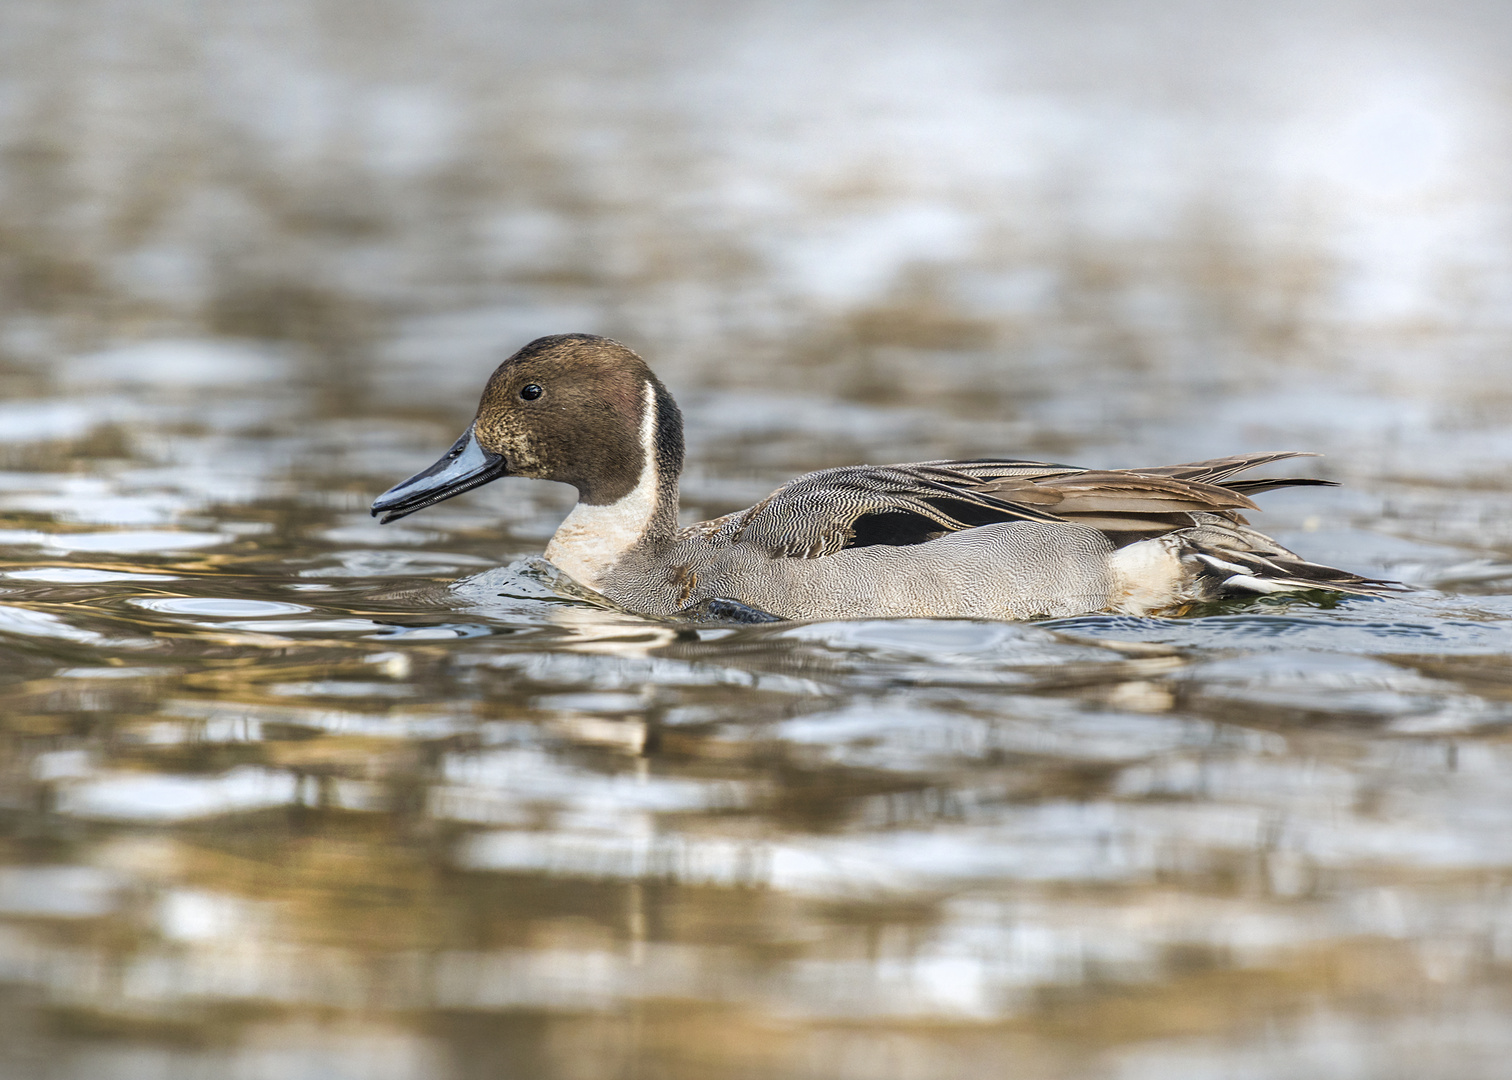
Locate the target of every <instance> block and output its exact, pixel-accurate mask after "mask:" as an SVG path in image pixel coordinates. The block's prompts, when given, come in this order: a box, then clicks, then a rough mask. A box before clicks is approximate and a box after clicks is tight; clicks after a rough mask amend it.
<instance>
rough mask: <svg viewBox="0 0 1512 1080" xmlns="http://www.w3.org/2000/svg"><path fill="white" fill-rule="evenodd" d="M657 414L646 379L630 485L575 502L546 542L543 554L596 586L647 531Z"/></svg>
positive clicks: (652, 511) (654, 481)
mask: <svg viewBox="0 0 1512 1080" xmlns="http://www.w3.org/2000/svg"><path fill="white" fill-rule="evenodd" d="M656 420H657V417H656V388H655V387H654V386H652V385H651V384H650V383H649V382H648V383H646V400H645V407H644V408H643V409H642V410H641V429H640V444H641V453H642V460H643V461H644V462H645V464H644V465H643V466H642V467H641V475H640V481H639V482H638V483H637V484H636V485H635V489H634V490H633V491H631V492H630V493H629V494H628V495H626V496H625V497H624V498H622V499H620V500H619V501H618V502H612V503H608V504H606V505H604V506H590V505H588V504H587V503H581V502H580V503H578V504H577V505H576V506H574V507H573V508H572V513H570V514H568V515H567V517H566V519H565V520H563V522H562V524H561V525H559V526H558V527H557V531H556V534H555V535H554V536H552V538H551V543H549V544H547V545H546V558H547V559H548V560H549V561H550V562H551V563H553V564H554V565H556V566H558V567H560V568H561V569H563V570H565V571H566V572H567V573H568V574H569V575H570V576H571V577H572V578H573V580H575V581H578V582H580V583H582V584H584V585H587V586H588V587H589V588H590V589H597V588H600V587H601V584H602V582H603V579H604V575H605V574H607V573H608V572H609V570H610V569H612V568H613V566H614V564H615V563H617V562H618V561H619V560H620V558H621V556H623V555H624V554H625V552H627V551H629V550H630V549H631V548H632V547H634V546H635V544H636V543H637V542H638V541H639V540H640V538H641V537H642V536H644V535H645V534H646V530H647V529H648V528H649V527H650V525H651V519H652V518H653V517H654V516H655V514H656V495H657V481H658V479H659V478H658V476H657V470H656Z"/></svg>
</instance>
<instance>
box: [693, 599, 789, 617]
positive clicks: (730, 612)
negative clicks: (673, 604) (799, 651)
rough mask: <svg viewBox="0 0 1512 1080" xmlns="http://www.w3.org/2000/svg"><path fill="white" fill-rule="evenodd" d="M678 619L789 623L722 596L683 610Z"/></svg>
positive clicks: (701, 601) (766, 612) (768, 612)
mask: <svg viewBox="0 0 1512 1080" xmlns="http://www.w3.org/2000/svg"><path fill="white" fill-rule="evenodd" d="M677 616H678V618H680V619H687V620H688V621H689V622H704V623H773V622H787V621H788V620H786V619H784V618H783V617H782V616H781V615H773V614H772V613H771V612H770V611H762V610H761V609H760V608H757V607H752V606H751V605H750V604H742V603H741V602H740V601H739V600H727V599H725V598H724V597H722V596H715V597H710V598H709V599H708V600H700V601H699V602H698V603H696V604H693V605H691V606H689V607H685V608H683V609H682V610H681V611H679V612H678V613H677Z"/></svg>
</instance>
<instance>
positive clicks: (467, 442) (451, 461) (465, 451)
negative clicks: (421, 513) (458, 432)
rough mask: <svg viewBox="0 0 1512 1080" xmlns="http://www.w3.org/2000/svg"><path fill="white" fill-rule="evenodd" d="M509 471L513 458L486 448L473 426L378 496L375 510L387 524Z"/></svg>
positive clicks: (383, 523) (377, 515) (374, 502)
mask: <svg viewBox="0 0 1512 1080" xmlns="http://www.w3.org/2000/svg"><path fill="white" fill-rule="evenodd" d="M508 475H509V462H508V461H507V460H506V459H505V458H504V456H503V455H502V454H495V453H493V452H492V451H490V450H485V449H483V447H482V446H480V445H479V444H478V439H477V436H476V435H475V434H474V433H473V429H472V428H471V427H469V428H468V429H467V430H466V431H464V432H463V433H462V437H461V438H460V439H458V440H457V441H456V442H455V443H453V444H452V448H451V449H450V450H448V451H447V452H446V453H445V454H444V455H443V456H442V457H441V460H440V461H437V462H436V463H435V464H434V465H432V466H431V467H430V468H428V469H425V470H423V471H421V472H417V473H416V474H415V475H414V476H411V477H410V478H409V479H408V480H404V481H401V482H400V483H398V484H395V485H394V486H393V487H391V488H389V489H388V490H387V491H385V492H384V493H383V494H382V495H380V496H378V497H377V498H376V499H374V500H373V508H372V511H371V512H372V515H373V516H374V517H375V518H378V521H379V523H380V524H382V525H387V524H388V523H389V522H391V521H398V520H399V519H400V518H402V517H407V516H408V515H410V514H413V513H414V512H415V511H416V510H423V509H425V508H426V507H427V506H432V505H434V504H436V503H438V502H442V501H443V500H446V499H450V498H451V497H452V496H453V495H460V494H462V493H463V492H464V491H471V490H472V489H473V488H475V487H482V486H483V485H484V484H486V483H488V482H489V481H490V480H497V479H498V478H499V477H501V476H508Z"/></svg>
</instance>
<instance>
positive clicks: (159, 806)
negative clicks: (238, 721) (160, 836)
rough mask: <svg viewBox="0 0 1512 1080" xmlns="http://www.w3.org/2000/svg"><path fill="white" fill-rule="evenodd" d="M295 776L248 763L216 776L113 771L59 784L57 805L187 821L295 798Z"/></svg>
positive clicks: (73, 811) (70, 810)
mask: <svg viewBox="0 0 1512 1080" xmlns="http://www.w3.org/2000/svg"><path fill="white" fill-rule="evenodd" d="M294 789H295V778H294V776H293V774H292V773H286V772H277V771H274V770H272V769H262V768H257V767H255V766H251V765H246V766H241V767H239V768H235V769H232V770H231V771H230V772H228V773H225V774H223V775H220V776H183V775H152V774H141V773H138V774H131V773H114V774H106V775H104V776H101V777H99V778H98V779H94V780H86V781H83V782H80V783H78V784H74V785H71V786H68V787H65V788H63V789H62V790H61V791H60V792H59V794H58V809H59V811H60V812H62V813H64V814H70V815H73V816H75V817H95V818H121V819H126V820H132V821H187V820H190V819H192V818H202V817H211V816H213V815H216V814H229V813H236V812H242V811H247V810H258V809H263V808H266V807H270V806H284V805H287V804H289V803H292V802H293V801H294Z"/></svg>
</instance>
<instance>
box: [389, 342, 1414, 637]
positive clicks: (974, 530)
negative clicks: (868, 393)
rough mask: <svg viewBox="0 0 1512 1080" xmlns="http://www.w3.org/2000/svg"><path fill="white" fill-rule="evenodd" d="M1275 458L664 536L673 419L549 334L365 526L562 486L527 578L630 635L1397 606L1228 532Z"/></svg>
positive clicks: (806, 513)
mask: <svg viewBox="0 0 1512 1080" xmlns="http://www.w3.org/2000/svg"><path fill="white" fill-rule="evenodd" d="M1294 456H1297V455H1296V454H1295V453H1290V452H1286V453H1271V454H1255V455H1248V456H1241V457H1232V458H1223V459H1219V460H1216V461H1204V462H1196V463H1193V464H1190V465H1172V466H1163V467H1160V468H1154V469H1128V470H1109V471H1093V470H1087V469H1077V468H1072V467H1069V466H1064V465H1051V464H1046V463H1043V462H1034V461H1012V460H1006V459H977V460H972V461H934V462H925V463H922V464H909V465H890V466H870V465H856V466H849V467H845V468H839V469H826V470H823V471H821V472H816V473H809V474H808V475H806V476H802V477H799V478H798V479H796V480H794V481H792V482H791V483H789V484H787V485H785V486H784V487H781V488H779V489H778V490H777V491H775V492H773V493H772V494H771V495H769V496H767V498H765V499H763V500H762V501H761V502H759V503H757V504H756V505H755V506H753V507H751V508H750V509H748V510H744V511H741V512H739V513H736V514H729V515H727V516H725V517H722V518H718V519H716V520H714V521H705V522H700V523H698V524H696V525H691V526H688V527H686V528H678V526H677V503H678V493H677V478H678V475H679V474H680V473H681V471H682V460H683V441H682V417H681V414H680V413H679V412H678V409H677V405H676V404H675V403H674V402H673V400H672V397H671V395H670V394H668V393H667V391H666V388H665V387H663V386H662V385H661V383H660V382H659V381H658V380H657V379H656V377H655V376H654V375H653V374H652V373H651V371H650V370H649V369H648V368H647V367H646V365H645V363H644V362H643V361H642V360H641V359H640V357H638V356H636V355H635V354H634V353H633V352H631V351H630V350H629V349H627V348H625V347H624V346H623V345H620V344H618V343H617V342H613V341H610V340H608V339H606V338H598V337H591V336H589V335H584V334H568V335H561V336H558V337H551V338H541V339H539V340H537V341H534V342H532V343H531V344H529V345H527V346H526V347H525V348H523V349H521V350H520V351H519V352H518V353H516V354H515V355H514V356H512V357H510V358H509V359H508V360H506V361H505V362H504V363H503V364H501V365H500V366H499V369H498V370H497V371H496V372H495V373H494V375H493V378H492V379H490V380H489V384H488V387H487V389H485V391H484V394H483V400H482V403H481V404H480V405H479V408H478V415H477V418H476V419H475V420H474V422H473V424H472V426H471V427H469V428H468V430H467V432H466V433H465V434H464V435H463V436H462V438H461V439H459V440H458V441H457V443H456V445H455V446H453V448H452V450H451V452H450V453H449V454H448V455H447V456H446V457H444V458H442V459H441V461H439V462H437V463H436V464H435V465H433V466H432V467H431V468H430V469H427V470H426V471H424V472H422V473H420V474H418V475H416V476H414V477H411V478H410V479H409V480H406V481H404V483H402V484H399V485H398V486H396V487H394V488H392V489H390V490H389V491H387V492H385V493H384V494H383V495H382V496H380V497H379V498H378V500H377V501H376V502H375V503H374V504H373V512H374V514H384V515H385V516H384V520H385V521H391V520H393V519H395V518H397V517H402V516H403V515H405V514H409V513H413V512H414V511H415V510H418V509H421V508H422V507H424V506H428V505H431V504H432V503H435V502H439V501H440V500H441V499H445V498H449V497H451V496H452V495H455V494H458V493H460V492H462V491H466V490H469V489H471V488H473V487H476V486H478V485H479V484H483V483H487V482H488V481H489V480H492V479H494V478H495V477H497V476H503V475H522V476H535V477H540V478H542V479H550V480H561V481H564V482H567V483H570V484H573V485H574V486H576V487H577V489H578V492H579V502H578V505H577V506H576V507H575V508H574V509H573V511H572V513H571V514H569V515H568V516H567V519H566V520H565V521H563V522H562V525H561V527H560V528H559V529H558V530H557V532H556V535H555V536H553V537H552V540H551V543H550V544H549V545H548V546H547V548H546V557H547V559H549V560H550V561H551V562H553V563H555V564H556V565H557V566H558V567H560V568H561V569H562V570H564V571H566V572H567V573H568V574H569V575H570V576H571V577H573V578H574V579H576V580H577V581H579V582H580V583H582V584H584V585H587V586H589V587H590V588H592V589H595V590H597V591H598V592H600V593H602V594H603V595H605V596H607V597H608V598H610V599H611V600H614V601H615V602H617V603H619V604H621V605H622V606H624V607H626V608H629V609H631V610H633V611H639V612H643V613H645V614H648V615H676V614H679V613H685V612H697V611H700V610H702V609H703V608H705V607H706V606H707V604H708V603H709V602H711V601H724V600H732V601H735V602H737V604H738V605H743V606H744V607H746V608H753V609H757V610H758V611H761V612H769V613H771V614H774V615H777V616H780V617H783V618H789V619H829V618H860V617H921V616H923V617H928V616H946V617H972V618H995V619H1023V618H1030V617H1034V616H1043V615H1051V616H1058V615H1074V614H1080V613H1083V612H1094V611H1114V612H1123V613H1129V614H1149V613H1154V612H1159V611H1166V610H1170V609H1174V608H1177V607H1179V606H1181V605H1183V604H1187V603H1191V602H1197V601H1209V600H1216V599H1222V598H1225V597H1229V596H1240V595H1251V596H1253V595H1256V594H1263V593H1273V592H1285V591H1296V590H1303V589H1325V590H1332V591H1336V592H1345V593H1356V594H1363V595H1373V594H1377V593H1382V592H1386V591H1392V590H1395V589H1399V588H1400V586H1397V585H1395V584H1394V583H1391V582H1382V581H1374V580H1370V579H1366V578H1362V577H1359V576H1358V575H1355V574H1350V573H1347V572H1346V571H1343V570H1335V569H1333V568H1331V567H1326V566H1320V565H1318V564H1315V563H1309V562H1306V561H1305V560H1303V559H1301V558H1299V557H1298V556H1297V555H1295V554H1293V553H1292V552H1290V551H1287V550H1286V549H1285V548H1283V547H1282V546H1281V545H1279V544H1277V543H1276V542H1275V541H1274V540H1271V539H1270V538H1269V537H1266V536H1264V535H1262V534H1260V533H1258V532H1255V531H1254V530H1253V529H1250V528H1249V527H1248V526H1247V525H1246V523H1245V521H1244V519H1243V518H1242V517H1241V516H1240V514H1239V511H1241V510H1246V509H1254V508H1255V506H1254V503H1252V502H1251V501H1250V499H1249V497H1248V496H1249V495H1251V494H1254V493H1256V492H1259V491H1264V490H1268V489H1270V488H1274V487H1286V486H1294V485H1300V484H1320V483H1325V481H1318V480H1305V479H1279V480H1247V481H1246V480H1234V479H1232V477H1233V476H1234V475H1235V474H1237V473H1239V472H1243V471H1244V470H1247V469H1250V468H1253V467H1255V466H1257V465H1262V464H1266V463H1268V462H1271V461H1276V460H1278V459H1281V458H1288V457H1294Z"/></svg>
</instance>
